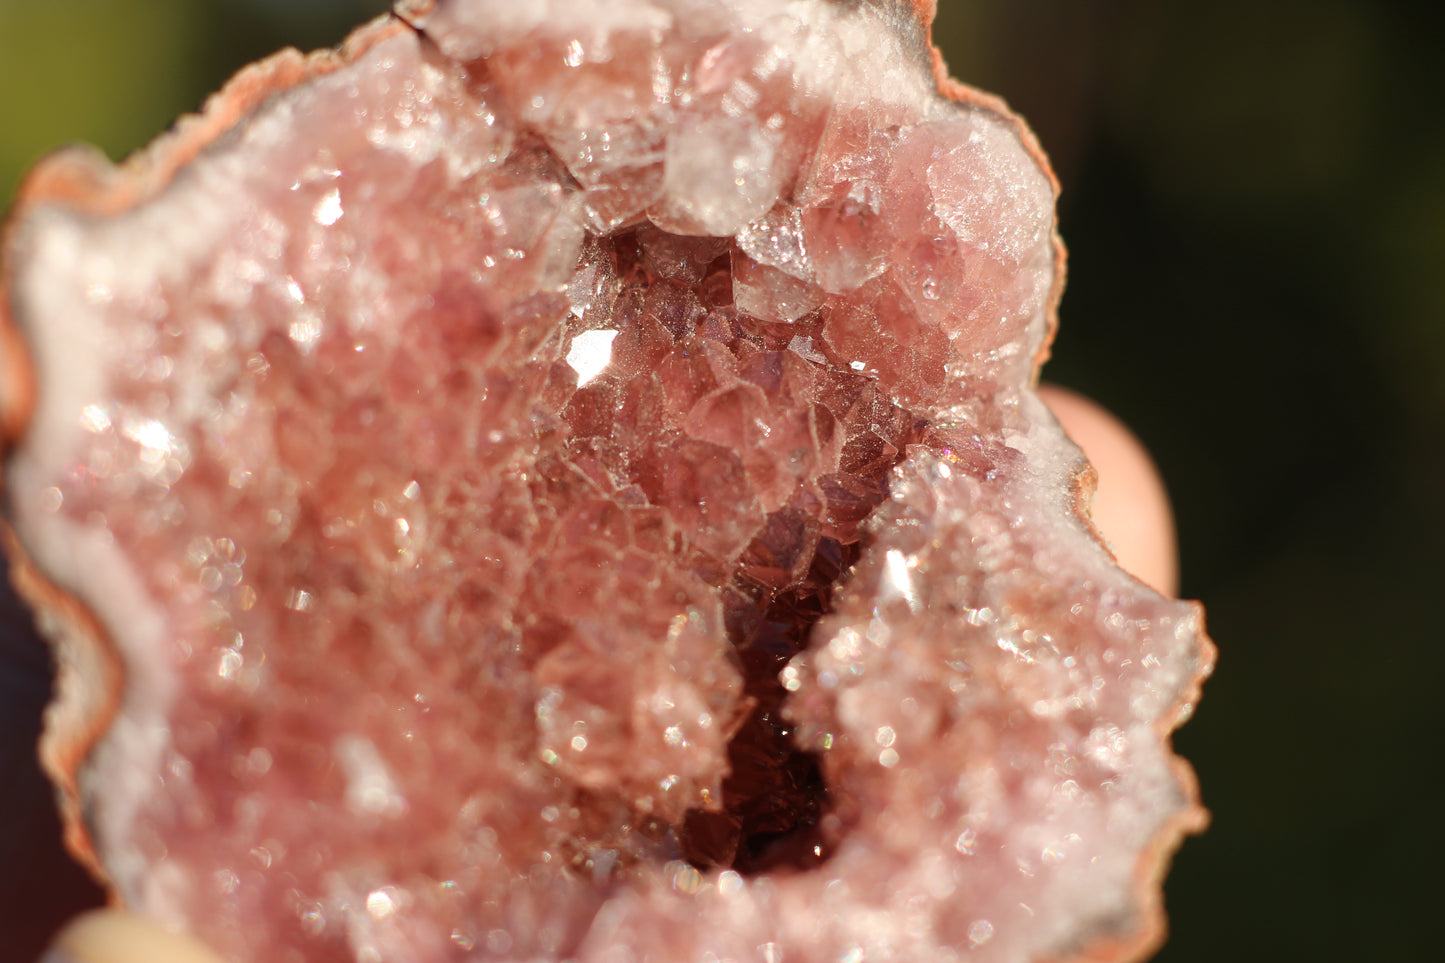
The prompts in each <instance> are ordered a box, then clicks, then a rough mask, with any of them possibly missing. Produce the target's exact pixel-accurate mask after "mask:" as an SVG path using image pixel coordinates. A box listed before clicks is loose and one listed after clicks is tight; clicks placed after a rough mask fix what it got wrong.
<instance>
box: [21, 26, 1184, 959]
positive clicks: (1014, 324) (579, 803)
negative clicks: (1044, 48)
mask: <svg viewBox="0 0 1445 963" xmlns="http://www.w3.org/2000/svg"><path fill="white" fill-rule="evenodd" d="M917 6H923V4H918V5H912V4H907V3H902V2H884V0H879V2H871V3H870V2H857V3H838V2H824V0H812V2H802V3H783V2H762V0H749V2H742V0H736V2H728V3H718V2H714V0H706V2H705V0H666V2H664V0H654V2H644V0H626V2H614V3H608V4H597V3H592V2H582V0H551V2H550V3H541V4H534V5H527V4H521V3H515V2H501V0H497V2H493V0H471V2H466V0H457V2H440V3H437V4H431V3H403V4H402V5H401V7H400V18H399V19H396V18H383V19H381V20H379V21H377V22H374V23H373V24H371V25H370V26H368V27H365V28H363V29H362V30H360V31H358V33H357V34H356V35H354V36H353V37H352V39H351V40H350V41H349V42H348V44H347V45H346V47H345V48H343V50H342V51H340V52H339V53H338V54H323V55H317V56H313V57H311V58H307V59H302V58H300V57H299V56H297V55H295V54H289V53H288V54H282V55H279V56H278V57H277V58H274V59H272V60H270V61H267V62H266V63H264V64H262V65H259V66H257V67H254V68H251V69H250V70H249V71H247V72H245V73H243V74H242V75H240V76H239V77H238V78H237V79H236V80H235V81H233V82H232V84H231V85H229V86H228V87H227V89H226V90H225V91H224V92H223V93H222V94H220V95H218V97H217V98H216V99H215V100H214V101H213V102H212V103H211V104H210V105H209V106H208V108H207V111H206V114H205V115H204V116H203V117H200V118H195V119H191V120H188V121H185V122H183V124H182V125H181V126H180V127H179V128H178V130H177V131H176V132H175V133H173V134H172V135H170V136H169V137H168V138H167V139H164V140H163V141H161V142H160V143H159V144H158V145H157V146H156V147H154V148H152V149H151V151H150V152H149V153H147V154H146V155H144V156H141V157H138V158H136V159H134V160H132V161H131V162H129V164H128V165H127V166H126V167H125V168H123V169H122V170H121V171H119V172H117V171H114V170H113V169H111V168H109V167H108V165H106V164H104V163H103V162H101V161H98V160H96V159H94V158H93V157H92V156H91V155H88V154H83V153H81V154H76V153H72V154H63V155H59V156H57V157H56V158H53V159H52V160H50V161H49V162H47V164H46V165H45V166H43V167H42V168H41V169H40V170H39V171H38V172H37V173H36V174H34V175H33V176H32V178H31V180H30V181H29V183H28V185H27V189H26V192H25V194H24V196H23V198H22V200H21V202H20V204H19V205H18V207H17V211H16V214H15V218H14V221H13V223H12V225H11V228H10V233H9V243H8V248H7V250H6V256H7V260H6V269H5V270H6V273H5V286H6V291H7V294H6V297H5V298H4V300H3V301H0V311H5V312H8V313H9V317H10V321H13V323H14V325H15V329H16V330H18V331H19V333H20V334H21V335H22V336H23V339H24V341H25V343H26V344H27V345H28V349H26V350H24V351H23V352H22V349H21V348H20V347H19V346H18V341H17V339H16V338H15V337H14V333H15V332H14V331H10V330H5V329H4V327H3V325H0V330H5V334H6V337H5V339H4V340H0V345H4V348H3V350H4V354H3V355H0V362H3V367H0V370H3V371H4V372H6V375H7V384H6V390H4V391H0V403H3V404H4V405H5V406H6V410H5V411H3V412H0V416H3V417H0V424H3V425H6V426H9V427H10V430H11V431H12V432H15V433H18V432H19V431H20V426H21V425H22V424H23V425H24V426H25V427H24V433H23V435H20V437H19V440H18V443H17V444H16V446H15V447H14V448H13V450H12V451H11V453H10V455H9V459H8V461H7V462H6V466H5V485H6V489H5V494H6V497H7V500H8V506H7V507H8V514H9V517H10V519H11V521H12V524H13V526H14V532H15V535H16V536H17V538H18V545H17V546H16V547H17V548H19V547H23V553H24V556H25V557H26V558H28V559H29V563H28V564H22V565H21V566H20V567H19V571H20V578H21V583H22V588H24V589H25V590H26V591H27V594H28V595H29V596H30V597H31V598H32V600H33V601H35V602H36V603H37V604H38V605H39V606H40V607H41V609H42V617H43V624H44V627H45V628H46V630H47V631H48V632H49V633H50V634H51V635H52V637H54V638H55V640H56V644H57V652H58V655H59V658H60V660H61V663H62V673H63V675H62V680H61V686H62V699H61V702H60V703H59V704H58V706H57V707H56V708H55V709H54V710H53V712H52V717H51V720H50V722H51V724H50V728H49V732H48V736H47V741H46V744H45V746H44V752H45V756H46V760H47V764H48V765H49V767H50V769H51V771H52V773H53V774H54V776H55V777H56V780H57V784H58V785H59V786H60V787H61V789H62V791H63V792H64V794H65V800H66V805H67V806H68V807H69V810H68V815H69V817H70V819H71V833H72V841H73V843H74V845H75V846H76V847H77V849H78V850H79V851H80V852H82V853H83V854H85V855H86V856H87V858H88V859H89V860H90V861H91V863H92V865H94V866H95V867H96V868H97V870H98V871H99V872H101V873H103V874H104V876H105V878H106V879H107V880H108V882H109V883H110V884H111V885H112V886H113V888H114V890H115V892H116V893H117V895H118V897H119V898H120V899H121V900H122V901H123V902H124V904H125V905H127V906H129V907H132V908H134V909H136V910H138V911H140V912H144V913H147V914H150V915H153V916H155V917H157V918H159V919H161V920H164V921H166V922H168V923H171V924H173V925H176V926H179V927H183V928H185V929H188V930H191V931H193V932H195V933H197V934H198V935H200V936H202V937H203V938H205V939H206V940H207V941H208V942H210V943H211V944H212V945H214V946H215V947H217V948H218V949H220V950H222V951H223V952H224V953H226V954H228V955H229V956H230V957H232V958H234V959H236V960H244V961H261V960H268V961H269V960H290V959H297V960H301V959H304V960H308V961H322V960H357V961H380V960H386V961H411V960H415V961H431V960H442V959H562V958H567V959H577V960H609V961H610V960H617V961H622V960H654V961H661V960H694V959H695V960H702V959H707V958H712V959H728V958H731V959H736V960H747V959H760V960H769V961H773V960H777V959H787V960H790V961H791V960H802V961H809V960H820V961H821V960H854V961H857V960H864V959H911V960H935V959H948V958H953V957H957V956H961V955H964V954H967V955H969V956H971V957H976V958H978V959H986V960H1018V961H1024V960H1035V959H1044V958H1048V959H1062V958H1069V957H1074V956H1079V955H1088V956H1089V958H1093V959H1097V958H1103V957H1104V956H1106V955H1108V954H1111V953H1113V954H1117V955H1128V954H1132V953H1136V952H1138V951H1140V950H1141V949H1143V948H1146V947H1147V946H1149V945H1152V943H1151V941H1152V940H1153V939H1155V938H1156V936H1157V934H1158V931H1159V910H1158V905H1157V904H1158V894H1157V879H1156V875H1157V873H1158V871H1159V869H1158V868H1159V865H1160V863H1161V861H1162V859H1163V858H1164V856H1165V855H1166V854H1167V852H1168V850H1169V849H1170V848H1171V847H1172V845H1173V844H1174V841H1175V840H1176V838H1177V836H1178V833H1179V832H1181V831H1182V830H1184V829H1186V828H1188V827H1190V826H1192V825H1197V824H1198V822H1199V819H1200V811H1199V810H1198V808H1197V805H1196V803H1195V802H1194V801H1193V786H1192V780H1191V777H1190V776H1189V774H1188V771H1187V769H1186V768H1185V767H1184V765H1183V764H1182V763H1181V762H1179V761H1178V760H1176V759H1175V758H1174V757H1173V756H1172V755H1171V754H1170V753H1169V750H1168V745H1167V733H1168V731H1169V730H1170V729H1171V728H1172V727H1173V726H1174V725H1175V724H1176V723H1177V722H1178V721H1180V720H1181V719H1182V718H1183V716H1184V715H1185V714H1187V712H1188V709H1189V707H1190V705H1191V704H1192V702H1193V700H1194V698H1195V690H1196V687H1197V684H1198V679H1199V678H1200V677H1201V676H1202V674H1203V673H1204V672H1205V671H1207V668H1208V663H1209V659H1210V650H1209V646H1208V642H1207V640H1206V639H1205V638H1204V637H1203V635H1202V632H1201V626H1200V622H1199V615H1198V612H1197V610H1196V609H1195V608H1194V607H1192V606H1190V605H1186V604H1183V603H1178V602H1172V601H1168V600H1165V599H1162V598H1160V597H1159V596H1157V595H1156V594H1155V593H1153V592H1152V591H1150V590H1148V589H1147V588H1145V587H1143V586H1142V585H1140V584H1139V583H1138V582H1136V581H1134V580H1133V579H1131V578H1130V577H1128V576H1127V575H1125V574H1123V573H1122V572H1120V571H1119V570H1118V569H1117V567H1116V566H1115V565H1114V564H1113V562H1112V560H1111V559H1110V558H1109V556H1108V553H1107V552H1106V551H1105V550H1104V549H1103V548H1102V547H1101V546H1100V545H1099V544H1098V542H1097V540H1096V539H1095V538H1094V536H1093V534H1092V532H1091V531H1090V529H1089V526H1088V523H1087V522H1086V521H1085V520H1084V519H1083V518H1082V517H1081V514H1080V512H1081V505H1082V504H1083V500H1084V495H1083V487H1084V485H1085V484H1086V482H1085V481H1083V479H1084V476H1085V475H1086V468H1085V466H1084V464H1083V462H1082V460H1081V459H1080V457H1079V455H1078V452H1077V449H1075V448H1074V447H1073V445H1072V444H1070V443H1069V442H1068V440H1067V439H1066V438H1065V437H1064V435H1063V434H1062V432H1061V431H1060V430H1059V428H1058V426H1057V424H1056V423H1055V422H1054V421H1053V419H1052V418H1051V417H1050V416H1049V415H1048V413H1047V411H1046V409H1045V408H1044V407H1043V405H1042V404H1041V403H1040V402H1039V401H1038V399H1037V398H1036V396H1035V395H1034V393H1033V391H1032V384H1033V380H1034V378H1035V375H1036V368H1037V365H1038V363H1039V361H1040V360H1041V358H1042V355H1043V352H1044V350H1045V346H1046V344H1047V341H1048V339H1049V337H1050V334H1051V324H1052V311H1053V308H1054V305H1055V302H1056V300H1057V294H1058V289H1059V286H1060V283H1061V253H1060V249H1059V248H1058V245H1057V243H1056V241H1055V238H1054V233H1053V199H1054V188H1053V184H1052V181H1051V175H1050V174H1049V173H1048V171H1047V168H1046V166H1045V165H1044V162H1043V159H1042V157H1041V155H1040V154H1039V153H1038V151H1037V149H1036V148H1035V147H1034V146H1033V143H1032V139H1031V137H1030V135H1028V134H1027V132H1026V131H1025V130H1024V129H1023V128H1022V126H1021V124H1020V123H1019V122H1018V121H1017V120H1015V119H1014V118H1012V117H1011V116H1010V115H1009V114H1008V113H1007V112H1006V111H1005V110H1004V108H1003V107H1002V105H1001V104H999V103H998V102H996V101H994V100H992V99H990V98H987V97H984V96H982V95H979V94H977V93H975V92H973V91H970V90H968V89H966V88H962V87H960V86H958V85H955V84H953V83H951V82H947V81H940V80H939V79H938V76H939V70H938V66H937V63H936V58H935V57H934V55H933V54H932V52H931V50H930V48H929V47H928V45H927V40H926V33H927V26H926V24H927V20H928V19H929V18H928V16H927V14H928V13H929V12H930V11H928V10H919V9H917V8H916V7H917ZM940 83H941V84H942V90H943V93H942V94H940V89H939V88H940ZM0 321H3V319H0ZM5 323H7V324H8V322H5ZM32 374H33V377H34V382H35V392H34V405H33V411H32V410H31V406H30V395H29V392H28V391H21V390H17V386H21V385H23V384H26V383H28V382H27V380H26V379H28V378H29V377H30V376H31V375H32Z"/></svg>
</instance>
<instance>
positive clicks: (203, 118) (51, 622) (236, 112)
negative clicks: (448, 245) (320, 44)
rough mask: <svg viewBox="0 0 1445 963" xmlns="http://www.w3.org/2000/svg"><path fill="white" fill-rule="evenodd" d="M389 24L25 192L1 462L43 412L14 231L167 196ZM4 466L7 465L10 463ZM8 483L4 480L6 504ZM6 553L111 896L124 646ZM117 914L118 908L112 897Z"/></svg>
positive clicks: (34, 175)
mask: <svg viewBox="0 0 1445 963" xmlns="http://www.w3.org/2000/svg"><path fill="white" fill-rule="evenodd" d="M409 30H410V28H409V27H408V26H407V25H406V24H405V23H403V22H402V21H400V20H398V19H397V18H395V17H393V16H391V15H384V16H381V17H378V18H376V19H375V20H373V21H371V22H370V23H368V24H365V25H364V26H362V27H359V28H357V29H356V30H355V31H353V32H352V33H351V35H350V36H349V37H347V39H346V40H345V42H344V43H343V44H342V45H341V46H340V47H338V48H336V49H333V50H321V51H316V52H313V53H311V54H302V53H301V52H300V51H298V50H295V49H286V50H282V51H280V52H279V53H276V54H273V55H272V56H270V57H268V58H266V59H265V60H262V61H259V62H257V63H254V64H251V65H249V66H247V67H245V68H243V69H242V70H240V71H239V72H238V73H237V74H236V75H235V76H233V77H232V78H231V79H230V80H229V81H228V82H227V83H226V85H225V86H224V87H223V88H222V89H221V90H220V92H218V93H216V94H214V95H212V96H211V97H210V98H209V99H208V100H207V101H206V103H205V105H204V107H203V108H202V110H201V112H200V113H199V114H193V115H190V116H187V117H183V118H181V119H180V120H179V121H177V122H176V124H175V125H174V127H172V128H171V130H170V131H168V132H167V133H165V134H164V135H162V136H161V137H159V138H157V139H156V140H155V141H153V142H152V143H151V144H150V145H149V146H148V147H145V148H143V149H142V150H140V151H137V152H136V153H135V154H132V155H131V156H130V157H128V158H127V159H126V160H125V161H124V162H123V163H121V164H119V165H114V164H111V163H110V161H109V160H107V159H106V158H105V156H104V155H102V154H100V153H99V152H98V151H96V150H94V149H91V148H86V147H71V148H66V149H63V150H61V151H58V152H56V153H55V154H52V155H51V156H50V157H48V158H46V159H45V160H44V161H42V162H41V163H40V164H39V165H38V166H37V167H36V168H35V169H34V170H33V171H31V172H30V174H29V175H28V176H27V177H26V179H25V181H24V182H23V183H22V184H21V187H20V191H19V194H18V196H17V198H16V201H15V204H14V206H13V207H12V208H11V210H10V213H9V218H8V223H7V224H6V225H5V230H4V232H3V235H4V236H3V245H0V252H4V253H5V254H6V255H7V256H6V257H5V258H4V259H3V263H0V367H3V370H0V458H3V457H4V456H5V455H7V454H8V451H9V449H10V448H11V447H12V446H13V445H14V444H15V443H17V442H18V441H19V440H20V439H21V437H22V436H23V435H24V432H25V427H26V425H27V424H28V422H29V420H30V417H31V415H32V413H33V411H34V407H35V390H36V389H35V380H34V375H33V372H32V370H31V367H30V366H29V364H28V359H27V355H26V352H25V350H24V345H23V340H22V338H21V336H20V332H19V328H18V326H17V325H16V324H15V321H14V319H13V318H12V317H11V316H10V310H11V309H10V303H11V301H10V290H11V288H12V278H11V277H10V272H11V271H12V270H13V264H14V259H13V258H11V257H9V256H8V254H9V252H10V250H11V248H12V246H13V244H14V232H15V226H16V225H18V224H19V223H20V221H21V218H22V215H23V213H24V212H25V211H27V210H29V209H31V208H38V207H43V206H59V207H65V208H68V209H70V210H72V211H75V212H78V213H81V214H89V215H92V216H95V217H113V216H115V215H117V214H120V213H122V212H124V211H128V210H131V209H132V208H135V207H137V206H138V205H140V204H142V203H145V202H146V201H148V200H150V199H151V198H153V197H155V196H156V195H158V194H159V193H160V192H161V191H163V190H164V189H165V188H166V186H167V185H169V184H170V183H171V181H172V179H173V178H174V177H175V175H176V173H177V172H178V171H179V170H180V169H181V168H183V167H184V166H185V165H186V164H188V163H189V162H190V161H191V160H192V159H194V158H195V157H196V155H198V154H200V153H201V152H202V151H204V150H205V149H206V148H208V147H209V146H210V145H212V144H214V143H215V142H216V141H217V140H219V139H220V138H221V137H222V136H224V135H225V134H226V133H227V132H228V131H230V130H231V129H232V128H233V127H234V126H235V124H236V123H237V121H238V120H239V119H240V118H243V117H245V116H246V115H248V114H250V113H252V112H254V111H255V110H256V109H257V108H258V107H260V106H261V105H262V104H263V103H264V102H265V101H266V100H268V99H269V98H271V97H273V96H275V95H276V94H279V93H281V92H283V91H286V90H289V89H291V88H292V87H295V86H297V85H298V84H301V83H304V82H306V81H308V80H311V79H312V78H315V77H320V76H323V75H325V74H328V73H331V72H332V71H334V70H337V69H340V68H341V67H344V66H346V65H347V64H349V63H351V62H353V61H354V60H356V59H357V58H358V57H360V56H361V55H362V54H364V53H365V52H366V51H367V50H369V49H371V48H372V47H373V46H375V45H376V44H378V43H380V42H382V41H384V40H386V39H388V38H390V37H393V36H396V35H397V34H400V33H405V32H407V31H409ZM0 465H3V462H0ZM4 482H5V479H4V477H3V473H0V495H3V486H4ZM0 550H3V551H4V552H5V554H6V555H7V557H8V558H9V561H10V578H11V581H12V583H13V584H14V586H15V590H16V592H17V593H18V594H19V595H20V597H21V598H23V599H24V600H25V601H26V602H27V603H29V605H30V606H31V608H32V609H33V610H34V611H35V612H36V613H38V618H39V621H40V623H41V626H42V628H43V629H49V631H45V632H44V634H45V635H46V636H47V637H49V638H50V639H51V643H52V649H53V651H54V654H55V665H56V680H55V691H56V693H57V696H56V700H55V701H54V702H53V703H52V704H51V705H50V706H49V707H48V709H47V710H46V719H45V729H44V732H43V734H42V736H41V739H40V747H39V754H40V764H41V768H42V769H44V771H45V773H46V775H47V776H49V777H50V780H51V781H52V782H53V783H54V784H55V787H56V790H57V796H58V804H59V807H60V814H61V820H62V825H63V827H64V836H65V844H66V847H67V848H68V849H69V850H70V852H71V854H72V855H73V856H74V857H75V858H76V860H77V861H79V862H80V863H81V865H83V866H85V867H86V868H87V869H89V870H90V871H91V873H92V874H93V875H94V876H95V877H96V879H97V881H98V882H100V883H101V884H102V885H106V886H107V888H109V885H108V884H109V878H108V876H107V873H106V871H105V868H104V867H103V866H102V865H101V863H100V860H99V857H98V856H97V855H96V852H95V847H94V844H93V841H92V839H91V836H90V830H89V829H88V828H87V827H86V825H85V818H84V816H85V814H84V812H83V811H82V810H83V807H82V805H81V797H80V792H79V783H78V779H77V775H78V773H79V771H80V767H81V765H82V763H83V762H84V761H85V759H86V757H87V756H88V755H89V754H90V751H91V750H92V749H93V748H94V747H95V745H96V743H97V742H99V740H100V738H101V737H102V736H103V735H104V734H105V732H106V731H107V729H109V727H110V724H111V721H112V720H113V719H114V718H115V714H116V712H117V711H118V710H119V707H120V701H121V695H122V692H123V691H124V686H125V680H124V678H123V676H122V672H121V663H120V656H119V653H118V651H117V649H116V646H115V644H114V642H113V641H112V640H111V638H110V637H109V635H108V634H107V633H106V631H105V629H104V627H103V626H102V625H101V624H100V622H99V621H98V620H97V619H96V618H95V616H94V615H93V614H92V613H91V612H90V611H89V610H88V609H87V608H86V607H85V606H84V605H83V604H81V603H80V601H78V600H77V599H76V597H75V596H74V595H73V594H71V593H70V592H68V591H66V590H65V589H64V588H63V587H61V586H59V585H56V584H55V583H54V582H52V581H50V580H49V579H47V578H46V577H45V575H44V574H42V573H41V572H40V570H39V569H38V568H37V567H36V566H35V565H34V564H32V563H31V561H30V559H29V557H28V556H27V555H26V553H25V551H24V549H23V547H22V546H21V545H20V540H19V539H18V538H16V537H15V534H14V532H13V531H12V530H11V528H10V526H9V525H8V524H6V523H5V521H4V520H3V519H0ZM111 898H112V902H115V901H116V898H115V894H114V891H111Z"/></svg>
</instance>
